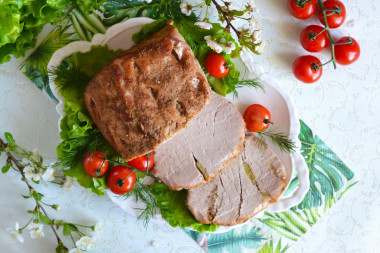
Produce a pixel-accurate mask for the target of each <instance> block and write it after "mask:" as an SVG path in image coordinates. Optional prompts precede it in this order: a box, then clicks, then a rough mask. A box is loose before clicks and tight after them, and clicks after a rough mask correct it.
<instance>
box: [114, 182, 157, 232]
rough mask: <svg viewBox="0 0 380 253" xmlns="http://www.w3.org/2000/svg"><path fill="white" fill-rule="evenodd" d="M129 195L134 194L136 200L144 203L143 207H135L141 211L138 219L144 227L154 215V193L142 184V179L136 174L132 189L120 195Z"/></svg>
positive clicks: (155, 206) (155, 208)
mask: <svg viewBox="0 0 380 253" xmlns="http://www.w3.org/2000/svg"><path fill="white" fill-rule="evenodd" d="M131 195H134V196H135V201H136V202H138V201H141V202H142V203H144V204H145V208H137V209H138V210H141V211H142V212H141V214H140V215H139V217H138V219H139V220H142V221H143V224H144V226H145V227H146V226H148V224H149V221H150V220H151V219H152V218H153V217H154V216H155V215H156V212H157V209H158V206H157V204H156V198H155V196H154V194H153V193H152V191H151V190H150V189H149V186H148V185H146V184H144V183H143V182H142V179H141V178H140V177H138V176H137V177H136V182H135V186H134V188H133V190H132V191H130V192H128V193H126V194H124V195H122V196H121V197H123V198H129V197H131Z"/></svg>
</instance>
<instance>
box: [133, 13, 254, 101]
mask: <svg viewBox="0 0 380 253" xmlns="http://www.w3.org/2000/svg"><path fill="white" fill-rule="evenodd" d="M167 21H168V19H167V18H166V17H165V18H164V17H162V18H160V19H158V20H156V21H154V22H152V23H150V24H146V25H144V26H143V28H142V29H141V30H140V32H138V33H136V34H134V35H133V37H132V39H133V41H134V42H135V43H139V42H141V41H142V40H144V39H147V38H149V37H151V36H152V35H153V34H154V33H156V32H157V31H159V30H160V29H162V28H163V27H164V26H165V25H166V23H167ZM194 22H195V21H194V20H193V19H192V18H182V19H180V20H179V21H178V22H174V26H175V27H177V29H178V31H179V32H180V33H181V35H182V36H183V38H184V39H185V40H186V42H187V43H188V44H189V46H190V47H191V49H192V50H193V53H194V55H195V57H196V58H197V60H198V61H199V63H200V65H201V67H202V68H203V70H204V72H205V73H206V76H207V79H208V81H209V83H210V85H211V87H212V88H213V89H214V91H215V92H217V93H219V94H220V95H223V96H225V95H226V94H228V93H231V92H235V93H236V88H238V87H242V86H243V85H249V86H252V82H248V81H247V82H240V81H239V76H240V72H239V71H238V70H237V69H236V68H235V64H234V63H233V61H232V59H231V57H237V56H238V52H239V50H240V47H239V45H238V44H237V43H236V42H235V41H234V39H233V37H232V36H231V34H230V33H228V32H225V30H224V28H223V27H222V26H221V25H220V24H217V23H213V24H212V25H213V28H212V29H211V30H204V29H201V28H200V27H198V26H196V25H194ZM207 35H210V36H212V37H213V38H215V39H217V40H220V39H222V38H224V39H225V40H226V41H233V42H234V43H235V45H236V49H235V50H234V51H233V52H232V53H231V55H225V54H224V55H223V56H224V58H225V59H226V62H227V64H228V68H229V69H230V72H229V74H228V75H227V76H226V77H223V78H214V77H212V76H210V75H209V74H208V72H207V71H206V68H205V60H206V57H207V55H208V54H210V53H211V52H213V51H212V49H211V48H210V47H209V46H207V43H206V41H205V39H204V37H205V36H207ZM250 81H252V80H250ZM255 87H259V85H255Z"/></svg>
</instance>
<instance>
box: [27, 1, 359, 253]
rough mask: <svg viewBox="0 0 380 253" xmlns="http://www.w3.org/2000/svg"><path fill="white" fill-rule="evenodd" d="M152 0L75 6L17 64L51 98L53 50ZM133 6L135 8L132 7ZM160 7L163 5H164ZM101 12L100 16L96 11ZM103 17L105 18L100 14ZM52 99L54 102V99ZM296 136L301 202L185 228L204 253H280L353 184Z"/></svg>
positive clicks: (321, 151)
mask: <svg viewBox="0 0 380 253" xmlns="http://www.w3.org/2000/svg"><path fill="white" fill-rule="evenodd" d="M159 2H160V1H158V0H154V1H152V2H151V3H149V4H148V3H144V2H140V1H137V0H132V1H130V0H112V1H111V0H110V1H106V2H105V4H104V8H101V10H100V11H97V12H95V13H93V14H91V15H87V16H85V15H83V14H82V13H81V12H80V10H79V9H75V10H76V11H75V12H71V13H70V14H69V15H67V16H66V17H65V19H64V20H62V21H61V22H60V23H59V24H58V25H57V26H56V27H55V28H54V29H53V30H52V32H50V33H49V34H48V35H47V36H46V37H45V38H44V39H43V41H42V42H41V44H40V45H39V46H38V47H37V48H36V49H35V50H34V52H33V53H32V54H31V55H30V56H29V57H28V58H27V59H26V61H25V62H24V63H23V64H22V66H21V69H22V71H23V72H24V73H25V75H26V76H27V77H29V78H30V80H32V82H33V83H34V84H35V85H36V86H37V87H38V88H39V89H41V91H43V92H45V93H46V94H47V95H49V96H50V97H51V98H52V99H54V100H56V98H55V97H54V95H53V93H52V92H51V90H50V88H49V79H48V70H47V64H48V62H49V60H50V58H51V56H52V54H53V53H54V52H55V51H56V50H58V49H59V48H61V47H63V46H65V45H67V44H68V43H70V42H72V41H77V40H88V41H90V40H91V38H92V37H93V35H94V34H96V33H104V32H105V30H106V28H107V27H108V26H111V25H114V24H116V23H118V22H120V21H122V20H123V19H125V18H131V17H136V16H147V17H150V18H157V17H159V15H160V11H159V8H158V6H159V5H158V4H159ZM136 6H138V7H139V8H140V9H139V10H140V11H134V10H135V9H136V8H135V7H136ZM164 7H165V6H164ZM99 12H101V15H99ZM103 17H105V18H103ZM56 101H57V100H56ZM300 123H301V133H300V135H299V139H300V140H301V143H302V148H301V153H302V155H303V157H304V158H305V161H306V163H307V165H308V168H309V172H310V175H309V177H310V189H309V191H308V193H307V195H306V196H305V198H304V199H303V201H302V202H301V203H300V204H299V205H297V206H295V207H293V208H291V209H290V210H288V211H284V212H278V213H269V212H264V214H263V215H262V216H261V217H259V218H253V219H252V220H251V221H250V222H249V223H247V224H246V225H244V226H241V227H239V228H236V229H232V230H230V231H228V232H226V233H222V234H213V233H203V234H201V233H198V232H194V231H188V230H187V231H186V232H187V233H188V234H189V235H190V236H191V237H192V238H193V239H194V240H196V241H197V242H198V243H199V244H200V245H201V247H202V248H203V249H205V250H206V251H208V252H218V253H219V252H261V253H264V252H265V253H269V252H276V253H282V252H285V251H286V250H287V249H288V248H289V247H290V246H291V245H292V244H293V243H294V242H295V241H297V240H298V239H299V238H301V237H302V236H303V235H304V234H305V233H306V232H307V231H308V230H309V229H310V227H311V226H313V225H314V224H315V223H316V222H317V221H318V220H319V219H320V217H321V216H322V215H323V214H324V213H326V211H327V210H328V209H329V208H331V206H332V205H333V204H334V203H335V202H336V201H338V200H339V199H340V198H341V197H342V196H343V194H344V193H345V192H346V191H347V190H349V189H350V188H351V187H352V186H353V185H355V184H356V181H355V179H354V173H353V172H352V171H351V170H350V169H349V168H348V167H347V166H346V165H345V164H344V163H343V162H342V161H341V160H340V159H339V157H337V156H336V155H335V153H334V152H333V151H332V150H331V149H330V148H329V147H327V146H326V145H325V143H324V142H323V141H322V140H321V139H319V138H318V136H316V135H314V134H313V132H312V131H311V129H310V128H309V127H308V126H307V125H306V124H305V123H304V122H302V121H300ZM297 186H298V178H297V175H294V178H293V179H292V181H291V183H290V185H289V187H288V189H287V191H286V192H285V194H284V197H286V196H289V195H291V194H292V193H293V192H294V191H295V189H297Z"/></svg>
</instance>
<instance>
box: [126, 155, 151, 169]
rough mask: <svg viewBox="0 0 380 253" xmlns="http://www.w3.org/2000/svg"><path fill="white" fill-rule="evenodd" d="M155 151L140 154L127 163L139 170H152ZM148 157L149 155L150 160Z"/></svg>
mask: <svg viewBox="0 0 380 253" xmlns="http://www.w3.org/2000/svg"><path fill="white" fill-rule="evenodd" d="M153 155H154V153H153V152H152V153H150V154H147V155H143V156H139V157H137V158H135V159H133V160H131V161H129V162H127V164H128V165H129V166H131V167H134V168H136V169H138V170H142V171H146V170H148V171H149V170H150V169H152V167H153V164H154V157H153ZM148 157H149V160H148Z"/></svg>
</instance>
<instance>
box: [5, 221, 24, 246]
mask: <svg viewBox="0 0 380 253" xmlns="http://www.w3.org/2000/svg"><path fill="white" fill-rule="evenodd" d="M7 231H8V232H9V234H10V235H11V236H12V237H13V238H14V239H16V240H17V241H19V242H21V243H24V237H22V235H21V231H20V225H19V224H18V222H16V224H15V228H14V230H13V229H12V228H7Z"/></svg>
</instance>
